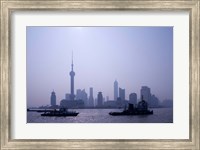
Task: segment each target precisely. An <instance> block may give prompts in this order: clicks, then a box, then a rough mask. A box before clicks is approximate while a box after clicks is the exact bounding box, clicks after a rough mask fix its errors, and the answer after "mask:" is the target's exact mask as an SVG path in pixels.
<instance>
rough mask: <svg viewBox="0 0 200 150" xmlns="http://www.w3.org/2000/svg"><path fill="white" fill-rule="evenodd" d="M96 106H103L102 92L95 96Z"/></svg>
mask: <svg viewBox="0 0 200 150" xmlns="http://www.w3.org/2000/svg"><path fill="white" fill-rule="evenodd" d="M97 106H98V107H101V106H103V95H102V92H99V93H98V95H97Z"/></svg>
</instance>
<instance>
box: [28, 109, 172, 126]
mask: <svg viewBox="0 0 200 150" xmlns="http://www.w3.org/2000/svg"><path fill="white" fill-rule="evenodd" d="M150 110H153V112H154V113H153V115H140V116H111V115H109V114H108V113H109V112H114V111H116V112H121V111H123V109H76V111H77V112H79V114H78V116H76V117H44V116H41V115H40V114H41V113H38V112H27V123H173V109H172V108H156V109H150ZM69 111H70V110H69ZM73 111H74V110H73Z"/></svg>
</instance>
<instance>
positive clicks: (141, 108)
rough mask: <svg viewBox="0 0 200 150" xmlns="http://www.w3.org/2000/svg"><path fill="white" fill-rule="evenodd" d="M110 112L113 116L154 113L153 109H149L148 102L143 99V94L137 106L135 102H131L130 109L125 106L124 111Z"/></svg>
mask: <svg viewBox="0 0 200 150" xmlns="http://www.w3.org/2000/svg"><path fill="white" fill-rule="evenodd" d="M109 114H110V115H112V116H122V115H125V116H128V115H152V114H153V110H148V103H147V102H146V101H145V100H143V96H142V100H141V101H140V102H139V103H138V105H137V107H134V105H133V104H130V103H129V106H128V109H126V108H125V109H124V111H122V112H110V113H109Z"/></svg>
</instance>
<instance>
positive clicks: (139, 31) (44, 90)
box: [27, 27, 173, 106]
mask: <svg viewBox="0 0 200 150" xmlns="http://www.w3.org/2000/svg"><path fill="white" fill-rule="evenodd" d="M72 51H73V53H74V58H73V59H74V61H73V65H74V66H73V67H74V72H75V73H76V76H75V77H74V78H75V79H74V80H75V81H74V91H76V90H77V89H85V90H86V92H87V93H89V88H90V87H93V96H94V98H96V97H97V94H98V93H99V92H102V94H103V96H104V97H107V96H109V98H110V99H111V100H114V90H113V82H114V80H115V79H116V80H117V81H118V83H119V85H118V86H119V87H121V88H122V89H126V95H125V99H129V98H128V96H129V94H130V93H137V94H138V95H140V93H139V91H140V88H141V86H149V87H150V88H151V90H152V93H154V94H155V95H156V96H157V97H158V98H159V99H160V100H164V99H173V27H27V103H28V106H41V105H47V104H49V97H50V93H51V92H52V90H53V89H54V91H55V92H56V97H57V102H58V103H59V102H60V100H61V99H63V98H64V97H65V94H66V93H70V78H69V77H70V76H69V72H70V71H71V68H70V66H71V64H70V63H71V53H72Z"/></svg>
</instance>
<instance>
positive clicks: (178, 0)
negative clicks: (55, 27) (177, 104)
mask: <svg viewBox="0 0 200 150" xmlns="http://www.w3.org/2000/svg"><path fill="white" fill-rule="evenodd" d="M199 3H200V1H199V0H193V1H191V0H189V1H185V0H168V1H165V0H157V1H155V0H146V1H143V0H140V1H132V0H124V1H123V0H108V1H107V0H92V1H89V0H83V1H77V0H71V1H68V0H12V1H11V0H1V8H0V9H1V44H0V46H1V55H0V58H1V59H0V61H1V65H0V66H1V67H0V68H1V73H0V75H1V80H0V84H1V91H0V93H1V98H0V106H1V110H0V114H1V117H0V119H1V124H0V129H1V134H0V135H1V137H0V138H1V149H194V150H198V149H200V138H199V136H200V117H199V115H200V103H199V100H200V97H199V96H200V87H199V83H200V80H199V79H200V74H199V70H200V53H199V52H200V51H199V47H200V43H199V41H200V40H199V33H200V32H199V27H200V5H199ZM19 10H20V11H27V10H28V11H31V10H37V11H68V10H73V11H76V10H79V11H80V10H81V11H90V10H92V11H97V10H98V11H101V10H103V11H113V10H120V11H128V10H134V11H145V12H148V11H154V10H155V11H158V12H159V11H166V10H167V11H172V12H174V11H188V12H189V14H190V16H189V55H190V56H189V110H190V112H189V120H190V121H189V122H190V124H189V126H190V129H189V131H190V133H189V135H190V136H189V139H187V140H186V139H185V140H182V139H176V140H174V139H166V140H164V139H137V140H136V139H133V140H131V139H129V140H127V139H123V140H119V139H116V140H115V139H109V140H108V139H105V140H104V139H99V140H98V139H84V140H82V139H74V140H72V139H71V140H69V139H66V140H64V139H61V140H54V139H43V140H40V139H12V137H11V123H12V121H11V113H10V112H11V97H12V93H11V91H12V88H13V87H12V86H13V84H12V82H11V74H12V60H11V46H12V45H11V32H12V31H11V15H12V13H14V12H15V11H19Z"/></svg>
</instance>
